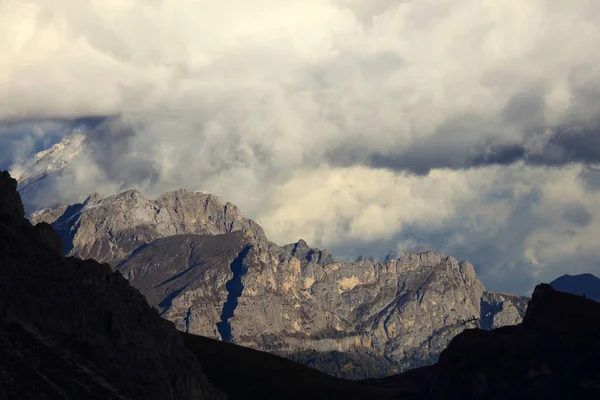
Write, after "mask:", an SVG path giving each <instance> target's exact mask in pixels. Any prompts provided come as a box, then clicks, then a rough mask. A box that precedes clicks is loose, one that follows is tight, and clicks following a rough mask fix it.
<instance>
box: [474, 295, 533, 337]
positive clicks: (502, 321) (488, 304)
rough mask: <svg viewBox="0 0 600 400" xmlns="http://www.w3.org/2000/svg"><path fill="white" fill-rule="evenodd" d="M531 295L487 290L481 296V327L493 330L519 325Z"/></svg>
mask: <svg viewBox="0 0 600 400" xmlns="http://www.w3.org/2000/svg"><path fill="white" fill-rule="evenodd" d="M529 300H530V299H529V297H524V296H517V295H515V294H508V293H494V292H486V293H484V294H483V296H482V298H481V319H480V327H481V329H486V330H492V329H496V328H500V327H503V326H506V325H517V324H519V323H521V321H522V320H523V317H525V311H526V310H527V303H528V302H529Z"/></svg>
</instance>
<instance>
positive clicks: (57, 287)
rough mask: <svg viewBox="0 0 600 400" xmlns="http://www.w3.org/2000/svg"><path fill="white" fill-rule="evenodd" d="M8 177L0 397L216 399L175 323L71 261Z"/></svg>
mask: <svg viewBox="0 0 600 400" xmlns="http://www.w3.org/2000/svg"><path fill="white" fill-rule="evenodd" d="M60 253H61V244H60V237H59V236H58V235H57V233H56V232H55V231H54V230H53V229H52V228H51V227H50V226H49V225H48V224H47V223H40V224H38V225H36V226H32V225H31V224H30V223H29V222H28V221H27V220H26V219H25V218H24V212H23V206H22V204H21V201H20V198H19V195H18V194H17V192H16V181H15V180H14V179H12V178H10V176H9V175H8V173H6V172H2V173H1V174H0V398H4V399H25V398H45V399H84V398H85V399H157V400H158V399H190V400H191V399H216V398H222V395H220V392H218V391H216V390H215V389H214V388H213V387H212V386H211V385H210V384H209V383H208V381H207V380H206V377H205V376H204V374H203V373H202V369H201V367H200V364H199V362H198V361H197V359H196V358H195V357H194V356H193V355H192V354H191V353H190V352H189V351H187V350H186V349H185V347H184V345H183V341H182V338H181V336H180V334H179V333H178V332H177V330H176V329H175V328H174V327H173V326H172V324H171V323H170V322H168V321H165V320H164V319H161V318H160V316H159V315H158V313H157V312H156V310H153V309H152V308H151V307H149V306H148V304H147V302H146V301H145V299H144V297H143V296H142V295H141V294H140V293H139V292H138V291H137V290H135V289H134V288H132V287H131V286H130V285H129V283H128V282H127V280H125V279H124V278H123V277H121V276H120V275H119V274H118V273H114V272H113V271H111V269H110V267H109V266H108V265H101V264H98V263H97V262H95V261H92V260H90V261H82V260H79V259H76V258H64V257H63V256H62V255H61V254H60Z"/></svg>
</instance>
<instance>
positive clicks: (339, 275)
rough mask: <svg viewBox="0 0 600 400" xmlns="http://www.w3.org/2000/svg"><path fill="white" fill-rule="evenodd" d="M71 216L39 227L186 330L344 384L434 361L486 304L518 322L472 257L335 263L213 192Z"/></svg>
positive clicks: (89, 207)
mask: <svg viewBox="0 0 600 400" xmlns="http://www.w3.org/2000/svg"><path fill="white" fill-rule="evenodd" d="M61 209H62V210H64V213H63V214H62V215H60V212H57V211H56V210H57V209H47V210H42V211H40V212H37V213H35V214H34V215H33V218H32V220H33V221H46V222H52V223H53V226H54V227H55V228H56V229H57V230H58V232H59V233H60V234H61V236H63V238H65V240H67V241H71V242H72V244H73V247H72V248H65V251H68V254H73V255H77V256H82V257H95V258H98V259H100V260H103V261H107V262H110V263H111V264H112V265H113V267H114V268H116V269H117V270H118V271H119V272H121V273H122V274H123V276H125V277H126V278H127V279H128V280H129V281H130V282H131V284H132V285H133V286H134V287H136V288H138V289H139V290H140V291H141V292H142V293H143V294H144V295H145V296H146V298H147V299H148V301H149V302H150V304H151V305H153V306H154V307H156V308H157V309H158V310H159V311H160V312H161V315H162V316H163V317H164V318H167V319H169V320H171V321H173V322H174V323H175V325H176V326H177V328H178V329H180V330H182V331H184V332H190V333H194V334H199V335H204V336H207V337H210V338H215V339H224V340H227V341H232V342H234V343H237V344H240V345H243V346H247V347H251V348H254V349H259V350H265V351H269V352H272V353H275V354H279V355H284V356H286V357H289V358H292V359H294V360H297V361H299V362H302V363H304V364H306V365H310V366H313V367H315V368H318V369H320V370H322V371H325V372H328V373H330V374H333V375H337V376H340V377H347V378H353V379H356V378H366V377H377V376H384V375H390V374H393V373H396V372H399V371H403V370H406V369H408V368H414V367H417V366H422V365H428V364H431V363H433V362H435V361H436V360H437V357H438V355H439V353H440V352H441V351H442V349H443V348H444V347H445V346H446V345H447V344H448V343H449V342H450V340H451V339H452V337H454V336H455V335H456V334H458V333H459V332H461V331H462V330H464V329H466V328H468V327H472V326H478V324H479V320H480V318H481V316H482V315H481V311H482V306H483V308H484V310H485V311H486V313H488V314H489V315H488V314H486V316H485V318H487V319H490V318H491V321H492V322H491V323H490V326H489V328H491V327H495V326H498V325H499V324H506V323H511V322H518V316H517V315H519V312H520V311H519V310H520V308H518V307H517V308H516V310H517V311H516V314H515V311H514V309H515V307H516V306H514V307H513V305H512V304H513V303H514V304H520V303H518V301H517V300H516V297H515V298H513V297H511V296H508V295H506V296H504V295H497V296H496V295H495V294H485V295H484V293H485V288H484V287H483V285H482V284H481V282H480V281H479V279H478V278H477V275H476V274H475V270H474V268H473V266H472V265H471V264H470V263H468V262H466V261H464V262H458V261H457V260H456V259H454V258H452V257H442V256H440V255H438V254H436V253H433V252H425V253H421V254H402V255H398V257H395V256H396V255H397V254H393V253H390V254H389V255H388V257H386V261H383V262H378V263H376V262H372V261H371V260H368V259H363V260H362V261H360V262H354V263H351V262H336V261H335V260H334V259H333V258H332V256H331V254H329V253H328V252H327V250H320V249H315V248H311V247H310V246H309V245H308V244H307V243H306V242H305V241H303V240H300V241H298V242H297V243H293V244H288V245H285V246H281V247H280V246H277V245H275V244H273V243H271V242H269V241H268V240H267V239H266V237H265V235H264V232H263V230H262V229H261V228H260V227H259V226H258V225H257V224H256V223H254V222H253V221H251V220H248V219H245V218H244V217H243V216H242V215H241V213H240V212H239V210H238V209H237V208H236V207H235V206H233V205H230V204H225V205H223V204H222V203H221V202H220V201H218V200H217V199H216V198H215V197H214V196H211V195H206V194H201V193H191V192H187V191H184V190H180V191H176V192H171V193H167V194H165V195H163V196H161V197H159V198H158V199H156V200H148V199H146V198H144V197H143V196H142V195H141V194H140V193H139V192H136V191H128V192H124V193H121V194H118V195H115V196H111V197H108V198H106V199H101V198H100V197H99V196H92V197H90V198H89V199H88V200H87V201H86V202H85V203H83V204H80V205H74V206H69V207H67V208H64V207H62V208H61ZM53 219H54V220H53ZM394 257H395V258H394ZM236 271H239V272H236ZM236 274H237V275H236ZM502 296H504V297H502ZM482 298H484V300H485V301H484V300H482ZM490 304H491V305H493V307H491V306H489V305H490ZM488 306H489V307H488Z"/></svg>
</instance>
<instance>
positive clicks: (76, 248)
mask: <svg viewBox="0 0 600 400" xmlns="http://www.w3.org/2000/svg"><path fill="white" fill-rule="evenodd" d="M67 210H69V211H70V212H69V215H66V213H67ZM31 221H32V222H34V223H37V222H41V221H44V222H47V223H50V224H53V225H54V226H55V227H56V229H57V230H58V231H59V233H61V235H62V236H63V237H64V238H65V240H67V241H69V242H70V247H69V249H70V252H69V255H74V256H77V257H81V258H94V259H96V260H98V261H101V262H108V263H110V264H112V265H116V264H117V263H118V262H120V261H121V260H122V259H123V258H124V257H127V256H128V255H129V254H131V253H132V252H133V251H134V250H135V249H137V248H138V247H140V246H142V245H144V244H148V243H151V242H153V241H154V240H156V239H159V238H163V237H169V236H173V235H182V234H196V235H200V234H208V235H216V234H221V233H227V232H234V231H238V230H239V231H241V232H243V233H244V234H245V235H247V236H248V237H250V238H251V239H252V240H254V241H256V242H259V243H267V239H266V236H265V234H264V231H263V229H262V228H261V227H260V226H259V225H258V224H256V223H255V222H254V221H252V220H250V219H247V218H245V217H244V216H243V215H242V214H241V212H240V210H239V209H238V208H237V207H236V206H235V205H233V204H231V203H225V204H223V203H222V202H221V201H220V200H219V199H218V198H217V197H216V196H213V195H210V194H204V193H195V192H190V191H187V190H176V191H172V192H167V193H164V194H162V195H161V196H159V197H158V198H156V199H155V200H151V199H148V198H146V197H144V195H143V194H142V193H141V192H140V191H139V190H136V189H131V190H127V191H124V192H121V193H117V194H114V195H111V196H108V197H106V198H102V196H100V195H98V194H93V195H91V196H90V197H88V199H87V200H86V201H85V202H84V203H82V204H75V205H71V206H65V205H63V206H58V207H53V208H45V209H42V210H39V211H36V212H34V213H33V214H32V216H31Z"/></svg>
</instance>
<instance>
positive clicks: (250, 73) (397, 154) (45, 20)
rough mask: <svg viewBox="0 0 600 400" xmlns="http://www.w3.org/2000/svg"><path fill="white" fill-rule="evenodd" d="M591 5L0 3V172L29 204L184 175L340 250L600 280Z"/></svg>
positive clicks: (504, 286)
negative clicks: (29, 170)
mask: <svg viewBox="0 0 600 400" xmlns="http://www.w3.org/2000/svg"><path fill="white" fill-rule="evenodd" d="M599 22H600V2H598V1H596V0H570V1H564V0H528V1H526V2H524V1H522V0H505V1H502V2H499V1H493V0H435V1H433V0H419V1H410V0H403V1H400V0H397V1H391V0H371V1H367V0H287V1H280V0H255V1H253V2H247V1H241V0H221V1H218V2H215V1H205V0H195V1H194V0H144V1H141V0H53V1H51V2H50V1H45V0H2V1H0V54H2V57H0V168H8V169H11V170H13V171H18V170H19V168H20V166H21V165H22V164H23V163H24V162H26V161H27V160H28V159H29V158H30V157H31V156H32V154H34V153H35V152H36V151H40V150H42V149H45V148H48V147H49V146H51V145H52V144H54V143H56V142H57V141H58V140H60V139H61V137H63V135H64V134H65V133H66V132H69V131H70V130H71V129H73V128H74V127H80V128H82V129H84V130H85V131H86V133H87V137H86V142H85V152H84V153H83V154H82V155H81V156H80V157H78V158H77V159H76V160H75V161H74V162H73V163H72V164H70V165H69V166H68V167H67V168H65V169H64V170H63V172H62V174H61V175H59V176H56V177H54V178H52V180H48V181H47V182H46V187H45V188H44V190H42V191H40V192H39V193H38V194H37V195H36V196H37V197H36V198H35V201H36V202H37V203H36V204H37V205H39V206H44V205H48V204H52V203H57V202H62V203H72V202H76V201H81V200H82V199H85V197H86V196H87V195H88V194H89V193H91V192H94V191H97V192H101V193H102V194H111V193H114V192H117V191H119V190H124V189H127V188H132V187H135V188H138V189H140V190H142V191H143V192H145V193H147V194H148V195H152V196H155V195H158V194H160V193H162V192H165V191H169V190H175V189H178V188H186V189H188V190H201V191H205V192H210V193H213V194H216V195H217V196H219V197H220V198H221V199H223V200H224V201H230V202H232V203H235V204H237V205H238V206H239V207H240V208H241V209H242V211H243V213H244V214H245V215H246V216H248V217H250V218H252V219H254V220H256V221H257V222H258V223H259V224H260V225H261V226H263V227H264V228H265V231H266V232H267V235H268V236H269V238H270V239H271V240H273V241H275V242H276V243H279V244H284V243H289V242H295V241H297V240H298V239H300V238H303V239H305V240H306V241H307V242H308V243H309V244H310V245H312V246H316V247H320V248H328V249H330V250H331V251H332V252H333V253H334V255H335V256H336V257H338V258H340V259H353V258H355V257H357V256H359V255H360V254H365V255H374V256H378V257H379V258H383V256H385V254H386V253H387V252H388V251H390V250H394V251H421V250H435V251H438V252H441V253H443V254H446V255H452V256H454V257H456V258H458V259H467V260H469V261H471V262H472V263H473V264H474V265H475V267H476V271H477V273H478V275H479V276H480V278H481V280H482V282H483V283H484V285H485V286H486V287H487V288H488V289H490V290H497V291H505V292H516V293H520V294H528V293H530V292H531V290H532V289H533V287H534V285H535V284H536V283H537V282H541V281H550V280H552V279H554V278H555V277H557V276H559V275H562V274H565V273H571V274H574V273H583V272H592V273H595V274H596V275H600V263H598V262H597V260H598V259H599V257H600V246H598V242H597V238H598V237H599V235H600V132H599V129H600V101H599V100H600V52H598V51H597V44H598V43H600V23H599Z"/></svg>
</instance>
